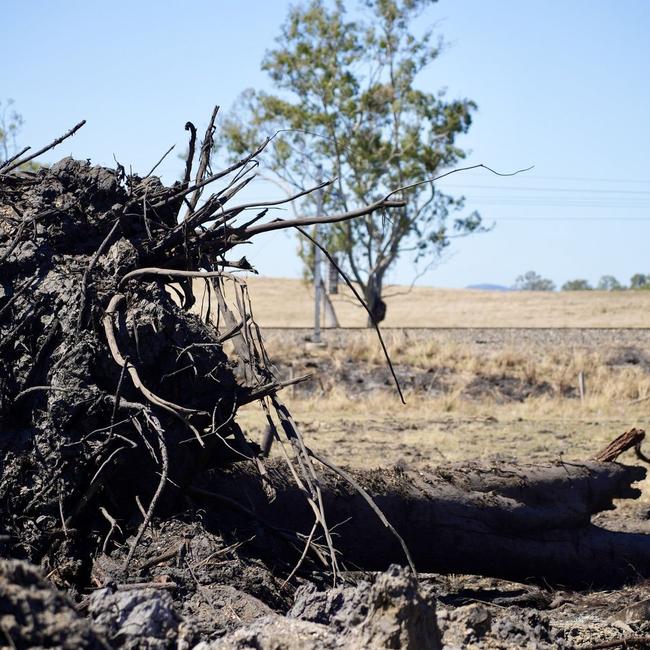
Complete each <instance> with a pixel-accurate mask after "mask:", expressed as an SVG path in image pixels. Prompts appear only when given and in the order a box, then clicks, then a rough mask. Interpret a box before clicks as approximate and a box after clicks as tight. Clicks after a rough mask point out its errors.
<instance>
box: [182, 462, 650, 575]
mask: <svg viewBox="0 0 650 650" xmlns="http://www.w3.org/2000/svg"><path fill="white" fill-rule="evenodd" d="M645 473H646V472H645V470H644V469H643V468H640V467H630V466H625V465H621V464H619V463H612V462H607V463H603V462H596V461H586V462H582V463H578V462H576V463H566V462H557V463H547V464H537V465H515V464H512V463H495V464H484V463H468V464H455V465H448V466H444V467H439V468H436V469H426V470H410V469H401V468H399V469H397V468H396V469H392V470H383V471H379V470H378V471H355V472H350V474H351V475H352V477H353V479H354V480H355V481H356V482H357V483H358V484H359V485H360V486H361V487H362V488H364V489H365V490H366V491H367V492H368V493H369V494H370V495H371V496H372V497H373V499H374V501H375V502H376V504H377V505H378V506H379V508H381V510H382V511H383V512H384V514H385V515H386V517H387V518H388V520H389V521H390V522H391V523H392V524H393V526H394V527H395V528H396V529H397V531H398V532H399V533H400V534H401V535H402V537H403V538H404V540H405V542H406V544H407V546H408V548H409V550H410V553H411V556H412V558H413V561H414V563H415V565H416V567H417V569H418V570H419V571H422V572H446V573H472V574H479V575H486V576H495V577H501V578H508V579H512V580H531V579H532V580H536V581H539V582H545V583H552V584H555V585H566V586H585V585H600V586H612V585H615V584H621V583H623V582H625V581H626V580H629V579H631V578H638V577H639V576H643V577H647V576H650V535H643V534H635V533H625V532H614V531H609V530H605V529H603V528H599V527H598V526H595V525H593V524H591V521H590V520H591V516H592V515H593V514H595V513H597V512H600V511H603V510H607V509H612V508H613V505H612V502H613V500H614V499H621V498H636V497H637V496H638V495H639V491H638V490H637V489H635V488H633V487H632V484H633V483H634V482H636V481H639V480H641V479H643V478H644V476H645ZM269 477H270V480H271V482H272V484H273V487H274V488H275V491H276V498H275V500H274V501H273V502H272V503H268V499H267V497H266V495H265V493H264V491H263V490H262V488H261V486H260V481H259V476H258V475H256V474H255V472H254V471H253V470H252V469H251V468H250V467H248V466H246V465H241V466H238V467H235V468H232V469H229V470H228V471H225V472H214V473H212V474H211V478H210V480H209V482H208V483H205V484H204V487H203V489H199V490H194V491H193V494H194V496H195V498H197V499H211V501H213V502H215V501H219V499H218V498H217V497H216V496H213V497H212V498H211V497H210V494H213V495H217V494H218V495H220V496H221V498H223V499H224V501H222V503H227V505H226V506H225V509H222V512H221V513H218V514H217V517H223V516H229V517H233V516H234V517H235V520H239V524H238V525H241V517H243V516H244V515H243V514H242V512H243V510H244V509H241V510H240V511H239V514H236V512H237V509H236V508H233V503H232V502H237V501H239V502H242V495H245V509H246V510H248V511H249V513H250V511H254V512H257V513H263V514H262V515H261V517H262V518H263V522H264V524H265V525H267V526H272V527H277V528H281V527H286V526H288V525H289V523H290V525H291V526H292V527H295V528H296V530H300V531H304V532H305V533H307V532H308V531H309V530H310V528H311V526H312V524H313V514H312V512H311V511H310V509H309V508H308V507H306V504H305V499H304V494H303V493H302V492H301V491H300V490H299V489H298V488H296V486H295V484H294V483H293V481H292V478H291V475H290V472H289V470H287V468H286V466H285V465H281V464H279V463H275V464H272V466H271V468H270V469H269ZM321 490H322V494H323V501H324V505H325V509H326V512H327V517H328V523H329V525H330V528H332V529H334V530H335V545H336V547H337V550H338V551H339V552H340V553H341V556H342V558H343V559H344V561H345V562H346V564H347V566H348V567H350V568H360V569H364V570H383V569H385V568H386V567H387V566H388V565H389V564H391V563H394V562H400V563H402V564H404V563H405V557H404V552H403V550H402V548H401V546H400V543H399V541H398V540H397V539H396V538H395V537H394V536H393V535H391V534H390V533H389V531H388V530H387V529H386V528H385V527H384V525H383V524H382V523H381V522H380V521H379V519H378V518H377V517H376V516H375V513H373V512H372V510H371V509H370V508H369V507H368V505H367V504H366V503H365V502H364V500H363V497H362V496H361V495H360V494H359V492H358V491H357V490H355V489H353V488H352V487H351V486H350V485H349V483H348V482H346V481H344V480H343V479H342V478H341V477H340V476H339V475H337V474H335V473H334V472H332V471H330V470H324V471H323V474H322V479H321ZM228 501H229V502H230V503H228ZM214 506H215V503H212V504H211V508H214ZM228 511H231V512H230V514H227V512H228ZM287 513H290V517H289V516H288V514H287ZM289 519H290V521H289ZM222 524H223V521H222ZM273 552H274V553H277V549H275V548H274V550H273ZM276 559H277V558H276Z"/></svg>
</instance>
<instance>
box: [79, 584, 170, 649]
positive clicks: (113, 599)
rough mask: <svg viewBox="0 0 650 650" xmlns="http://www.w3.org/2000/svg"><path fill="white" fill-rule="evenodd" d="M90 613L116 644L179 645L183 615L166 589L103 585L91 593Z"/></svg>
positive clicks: (127, 646) (128, 646)
mask: <svg viewBox="0 0 650 650" xmlns="http://www.w3.org/2000/svg"><path fill="white" fill-rule="evenodd" d="M88 613H89V614H90V617H91V618H92V620H93V622H94V623H95V625H96V626H97V628H99V629H101V630H102V631H103V632H104V634H105V636H106V637H107V638H108V639H109V640H110V642H111V644H112V645H113V646H114V647H119V648H120V649H123V650H130V649H133V650H136V649H142V650H165V649H167V648H170V647H176V641H177V638H178V636H179V626H180V624H181V619H180V617H179V616H178V614H177V613H176V611H175V610H174V601H173V600H172V597H171V596H170V594H169V593H167V592H166V591H162V590H158V589H130V590H128V591H115V592H114V591H113V590H111V589H108V588H106V589H99V590H98V591H95V592H94V593H93V594H92V595H91V596H90V602H89V604H88Z"/></svg>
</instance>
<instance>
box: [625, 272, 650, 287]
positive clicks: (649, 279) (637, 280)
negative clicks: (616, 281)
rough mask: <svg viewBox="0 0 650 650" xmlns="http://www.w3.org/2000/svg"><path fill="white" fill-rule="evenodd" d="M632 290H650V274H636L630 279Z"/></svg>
mask: <svg viewBox="0 0 650 650" xmlns="http://www.w3.org/2000/svg"><path fill="white" fill-rule="evenodd" d="M630 289H650V274H649V275H646V274H645V273H635V274H634V275H633V276H632V277H631V278H630Z"/></svg>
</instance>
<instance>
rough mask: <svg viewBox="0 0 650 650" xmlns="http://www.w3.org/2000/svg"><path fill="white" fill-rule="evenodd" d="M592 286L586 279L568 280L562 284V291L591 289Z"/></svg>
mask: <svg viewBox="0 0 650 650" xmlns="http://www.w3.org/2000/svg"><path fill="white" fill-rule="evenodd" d="M592 289H593V287H592V286H591V285H590V284H589V281H588V280H584V279H577V280H568V281H567V282H565V283H564V284H563V285H562V291H591V290H592Z"/></svg>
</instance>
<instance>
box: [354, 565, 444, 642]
mask: <svg viewBox="0 0 650 650" xmlns="http://www.w3.org/2000/svg"><path fill="white" fill-rule="evenodd" d="M357 636H358V638H359V640H360V641H361V642H362V643H361V647H367V648H404V649H405V650H425V648H428V649H430V650H433V649H434V648H439V647H440V635H439V633H438V628H437V625H436V612H435V607H434V605H433V603H432V602H429V601H427V600H425V599H424V598H423V597H422V594H421V593H420V591H419V589H418V584H417V580H416V578H415V576H413V575H412V574H411V572H410V571H409V570H408V569H406V568H403V567H400V566H398V565H396V564H393V565H391V566H390V568H389V569H388V571H386V572H385V573H382V574H381V575H380V576H379V577H378V578H377V581H376V582H375V584H374V585H373V586H372V588H371V589H370V594H369V598H368V614H367V616H366V618H365V620H364V621H363V622H362V623H361V625H360V626H359V628H358V635H357Z"/></svg>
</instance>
